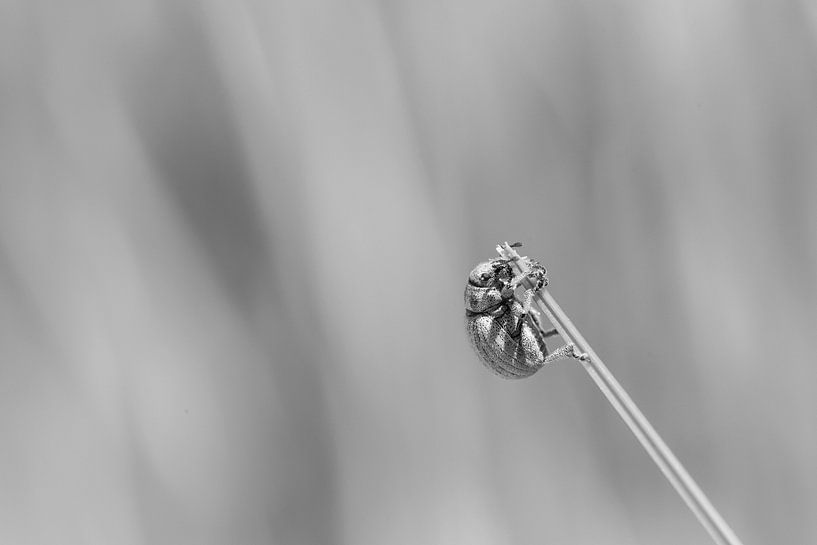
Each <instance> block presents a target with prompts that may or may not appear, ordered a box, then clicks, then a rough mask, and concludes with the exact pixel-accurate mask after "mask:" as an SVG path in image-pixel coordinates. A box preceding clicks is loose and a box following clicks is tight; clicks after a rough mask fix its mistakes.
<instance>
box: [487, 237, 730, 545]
mask: <svg viewBox="0 0 817 545" xmlns="http://www.w3.org/2000/svg"><path fill="white" fill-rule="evenodd" d="M496 249H497V252H499V255H501V256H502V257H503V258H505V259H508V260H509V261H510V262H511V263H513V267H514V269H516V270H518V271H520V272H526V270H527V263H526V260H525V258H522V257H520V256H519V254H518V253H516V250H514V245H511V244H508V243H507V242H506V243H504V244H501V245H499V246H497V247H496ZM523 284H528V287H533V283H532V282H531V280H530V278H526V279H525V280H523ZM534 293H535V295H534V300H535V302H536V304H537V306H538V307H539V308H540V309H541V310H542V311H543V312H544V314H545V315H546V316H547V317H548V319H549V320H550V321H551V322H552V323H553V325H554V326H555V327H556V330H557V331H558V332H559V335H560V336H561V337H562V339H563V340H564V341H565V343H568V344H569V343H573V344H574V345H575V346H576V348H577V349H578V350H579V351H580V352H584V353H586V354H587V355H588V356H589V357H588V358H586V359H582V360H580V361H581V363H582V366H583V367H584V369H585V371H587V373H588V374H589V375H590V378H592V379H593V382H595V383H596V386H598V387H599V389H600V390H601V392H602V393H603V394H604V396H605V397H606V398H607V400H608V401H609V402H610V404H611V405H612V406H613V408H614V409H615V410H616V412H618V415H619V416H620V417H621V418H622V420H624V422H625V423H626V424H627V426H628V427H629V428H630V431H632V432H633V435H635V437H636V439H638V441H639V442H640V443H641V446H642V447H644V450H646V451H647V454H649V455H650V457H651V458H652V460H653V462H655V463H656V465H657V466H658V468H659V469H660V470H661V472H662V473H663V474H664V476H665V477H666V478H667V480H668V481H669V482H670V484H671V485H672V486H673V487H674V488H675V491H676V492H678V494H679V495H680V496H681V498H682V499H683V500H684V502H686V504H687V506H688V507H689V509H690V510H691V511H692V512H693V513H694V514H695V516H696V517H698V521H699V522H700V523H701V524H702V525H703V527H704V528H705V529H706V531H707V532H709V535H710V536H711V537H712V539H713V541H714V542H715V543H717V544H718V545H741V541H740V539H738V537H737V536H736V535H735V533H734V532H733V531H732V529H731V528H730V527H729V525H728V524H726V521H725V520H723V517H721V516H720V514H719V513H718V511H717V510H716V509H715V507H714V506H713V505H712V503H711V502H710V501H709V499H707V497H706V495H705V494H704V493H703V491H702V490H701V489H700V488H699V487H698V485H697V484H695V481H694V480H693V479H692V477H691V476H690V475H689V473H687V471H686V469H684V466H682V465H681V462H679V461H678V459H677V458H676V457H675V455H674V454H673V453H672V451H671V450H670V449H669V447H668V446H667V445H666V443H664V441H663V440H662V439H661V436H659V435H658V432H656V431H655V428H653V427H652V425H651V424H650V423H649V421H648V420H647V418H646V417H645V416H644V414H643V413H642V412H641V411H640V410H639V408H638V406H636V404H635V402H634V401H633V400H632V399H631V398H630V396H629V395H628V394H627V392H626V391H625V390H624V388H622V387H621V385H620V384H619V383H618V381H617V380H616V378H615V377H614V376H613V374H612V373H611V372H610V370H609V369H607V367H606V366H605V365H604V363H603V362H602V361H601V358H599V357H598V355H597V354H596V352H595V351H594V350H593V348H592V347H591V346H590V344H589V343H588V342H587V341H586V340H584V337H583V336H582V334H581V333H580V332H579V330H578V329H577V328H576V326H575V325H573V322H571V321H570V319H569V318H568V317H567V315H566V314H565V313H564V311H563V310H562V308H561V307H560V306H559V305H558V304H557V303H556V301H555V300H554V299H553V296H552V295H550V293H549V292H548V291H547V289H542V290H538V291H535V292H534Z"/></svg>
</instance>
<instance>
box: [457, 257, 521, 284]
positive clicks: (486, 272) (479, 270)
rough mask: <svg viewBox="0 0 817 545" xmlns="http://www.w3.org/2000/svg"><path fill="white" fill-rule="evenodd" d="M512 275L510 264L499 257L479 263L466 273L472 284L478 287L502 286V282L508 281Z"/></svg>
mask: <svg viewBox="0 0 817 545" xmlns="http://www.w3.org/2000/svg"><path fill="white" fill-rule="evenodd" d="M512 277H513V272H512V271H511V266H510V264H509V263H508V262H506V261H504V260H500V259H493V260H491V261H486V262H484V263H480V264H479V265H477V266H476V267H474V270H472V271H471V274H469V275H468V281H469V282H470V283H471V285H473V286H477V287H480V288H490V287H500V288H501V287H502V286H503V284H504V283H506V282H508V281H509V280H510V279H511V278H512Z"/></svg>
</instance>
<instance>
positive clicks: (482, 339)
mask: <svg viewBox="0 0 817 545" xmlns="http://www.w3.org/2000/svg"><path fill="white" fill-rule="evenodd" d="M520 246H521V244H520V243H514V244H508V243H507V242H506V243H504V244H500V245H498V246H497V252H498V253H499V256H500V257H499V259H498V260H491V261H489V262H487V263H482V264H480V265H478V266H477V267H476V268H475V269H474V270H473V271H472V272H471V275H469V283H468V285H467V286H466V293H465V302H466V323H467V327H468V332H469V337H470V340H471V343H472V345H473V346H474V348H475V349H476V351H477V354H478V355H479V357H480V360H481V361H482V362H483V364H485V365H486V366H487V367H488V368H489V369H491V370H492V371H494V372H495V373H497V374H499V375H500V376H504V377H505V378H524V377H528V376H530V375H532V374H533V373H535V372H536V371H537V370H538V369H540V368H541V367H542V366H544V364H545V363H549V362H550V361H555V360H556V359H559V358H569V357H573V358H574V359H575V360H577V361H579V362H581V364H582V366H583V367H584V369H585V371H587V373H588V374H589V375H590V378H592V379H593V382H595V384H596V386H598V388H599V389H600V390H601V392H602V393H603V394H604V396H605V397H606V398H607V400H608V401H609V402H610V404H611V405H612V406H613V408H614V409H615V410H616V412H617V413H618V415H619V416H620V417H621V419H622V420H624V422H625V423H626V424H627V426H628V427H629V428H630V431H632V433H633V435H635V437H636V439H638V441H639V443H640V444H641V446H642V447H643V448H644V450H646V451H647V454H649V456H650V457H651V458H652V460H653V462H655V464H656V465H657V466H658V468H659V469H660V470H661V472H662V473H663V474H664V476H665V477H666V479H667V480H668V481H669V482H670V484H671V485H672V486H673V487H674V488H675V491H676V492H677V493H678V494H679V495H680V496H681V498H682V499H683V500H684V502H685V503H686V504H687V507H689V509H690V510H691V511H692V512H693V513H694V514H695V516H696V517H697V518H698V521H699V522H700V523H701V525H702V526H703V527H704V528H705V529H706V531H707V532H708V533H709V535H710V537H711V538H712V540H713V541H714V542H715V543H717V544H718V545H741V541H740V539H738V537H737V536H736V535H735V533H734V532H733V531H732V529H731V528H730V527H729V525H728V524H727V523H726V521H725V520H724V519H723V517H721V516H720V514H719V513H718V511H717V510H716V509H715V507H714V506H713V505H712V503H711V502H710V501H709V499H708V498H707V497H706V495H705V494H704V493H703V491H702V490H701V489H700V488H699V487H698V485H697V484H696V483H695V481H694V480H693V479H692V477H691V476H690V475H689V473H688V472H687V471H686V469H684V466H682V465H681V462H679V461H678V459H677V458H676V457H675V455H674V454H673V453H672V451H671V450H670V449H669V447H668V446H667V445H666V443H664V441H663V440H662V439H661V436H659V435H658V432H656V431H655V429H654V428H653V427H652V425H651V424H650V423H649V421H648V420H647V418H646V417H645V416H644V414H643V413H642V412H641V411H640V410H639V408H638V406H636V404H635V402H633V400H632V399H631V398H630V396H629V395H628V394H627V392H626V391H625V390H624V388H622V386H621V385H620V384H619V383H618V381H617V380H616V378H615V377H614V376H613V374H612V373H611V372H610V370H609V369H607V367H606V366H605V365H604V363H603V362H602V361H601V358H599V357H598V355H597V354H596V352H595V351H594V350H593V348H592V347H591V346H590V344H589V343H588V342H587V341H586V340H585V339H584V337H583V336H582V334H581V333H580V332H579V330H578V329H577V328H576V326H575V325H573V323H572V322H571V321H570V319H569V318H568V317H567V315H566V314H565V313H564V311H563V310H562V309H561V307H560V306H559V305H558V304H557V303H556V301H555V299H553V296H551V295H550V293H549V292H548V290H547V289H545V287H546V286H547V284H548V281H547V277H546V276H545V269H544V267H542V265H541V264H539V263H538V262H537V261H535V260H532V259H529V258H527V257H522V256H520V255H519V254H518V253H517V252H516V248H518V247H520ZM486 266H487V268H486ZM475 274H476V276H475ZM475 285H476V287H475V288H472V286H475ZM519 286H521V287H523V288H525V292H524V293H525V295H524V299H523V304H520V303H519V302H518V301H517V300H516V298H515V295H514V293H515V291H516V288H517V287H519ZM486 287H493V288H496V289H495V290H494V291H491V290H485V289H484V288H486ZM477 288H481V289H477ZM508 289H511V292H510V296H509V294H508V291H507V290H508ZM469 292H471V293H470V296H469ZM489 292H490V293H489ZM474 293H476V295H474ZM469 297H470V298H469ZM490 303H493V304H490ZM535 306H536V307H538V308H539V310H541V312H543V313H544V314H545V316H546V317H547V318H548V320H550V322H551V323H552V324H553V325H554V326H555V329H554V330H552V331H549V332H545V331H544V329H543V327H542V325H541V321H540V320H539V318H538V316H537V313H536V310H535ZM479 309H484V310H483V312H487V316H484V315H482V314H480V312H479ZM491 312H495V313H496V314H491ZM475 316H480V318H479V320H480V325H479V326H476V325H474V324H473V320H474V318H475ZM530 321H534V322H535V324H536V326H535V329H534V327H533V326H531V325H528V323H529V322H530ZM513 327H517V328H518V331H519V333H518V335H517V336H516V337H514V336H513V335H511V334H510V333H514V334H516V333H517V330H515V329H513ZM475 328H476V329H478V330H480V331H487V332H488V335H482V334H479V335H478V334H475ZM498 329H504V331H505V332H504V333H503V332H502V331H499V330H498ZM557 333H558V334H559V335H560V336H561V337H562V339H563V340H564V342H565V345H564V346H563V347H562V348H560V349H557V350H556V351H555V352H554V353H553V354H547V348H546V347H544V338H545V337H546V336H553V335H555V334H557ZM531 343H535V344H531Z"/></svg>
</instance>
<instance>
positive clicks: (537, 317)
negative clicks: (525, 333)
mask: <svg viewBox="0 0 817 545" xmlns="http://www.w3.org/2000/svg"><path fill="white" fill-rule="evenodd" d="M530 314H531V317H532V318H533V323H534V325H536V329H538V330H539V335H541V336H542V338H543V339H547V338H548V337H553V336H554V335H558V334H559V330H557V329H556V328H553V329H550V330H548V331H545V328H544V327H542V314H541V313H540V312H539V311H538V310H536V309H535V308H531V309H530Z"/></svg>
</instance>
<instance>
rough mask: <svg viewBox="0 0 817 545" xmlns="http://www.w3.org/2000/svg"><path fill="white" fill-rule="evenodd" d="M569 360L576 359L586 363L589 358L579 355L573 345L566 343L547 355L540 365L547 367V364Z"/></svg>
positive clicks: (582, 354) (585, 355)
mask: <svg viewBox="0 0 817 545" xmlns="http://www.w3.org/2000/svg"><path fill="white" fill-rule="evenodd" d="M570 358H576V359H577V360H581V361H587V360H588V359H590V356H588V355H587V354H584V353H579V351H578V350H576V346H575V345H574V344H573V343H568V344H566V345H564V346H561V347H559V348H557V349H556V350H554V351H553V352H551V353H550V354H548V355H547V356H546V357H545V360H544V361H543V362H542V365H547V364H548V363H552V362H554V361H557V360H562V359H570Z"/></svg>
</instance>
